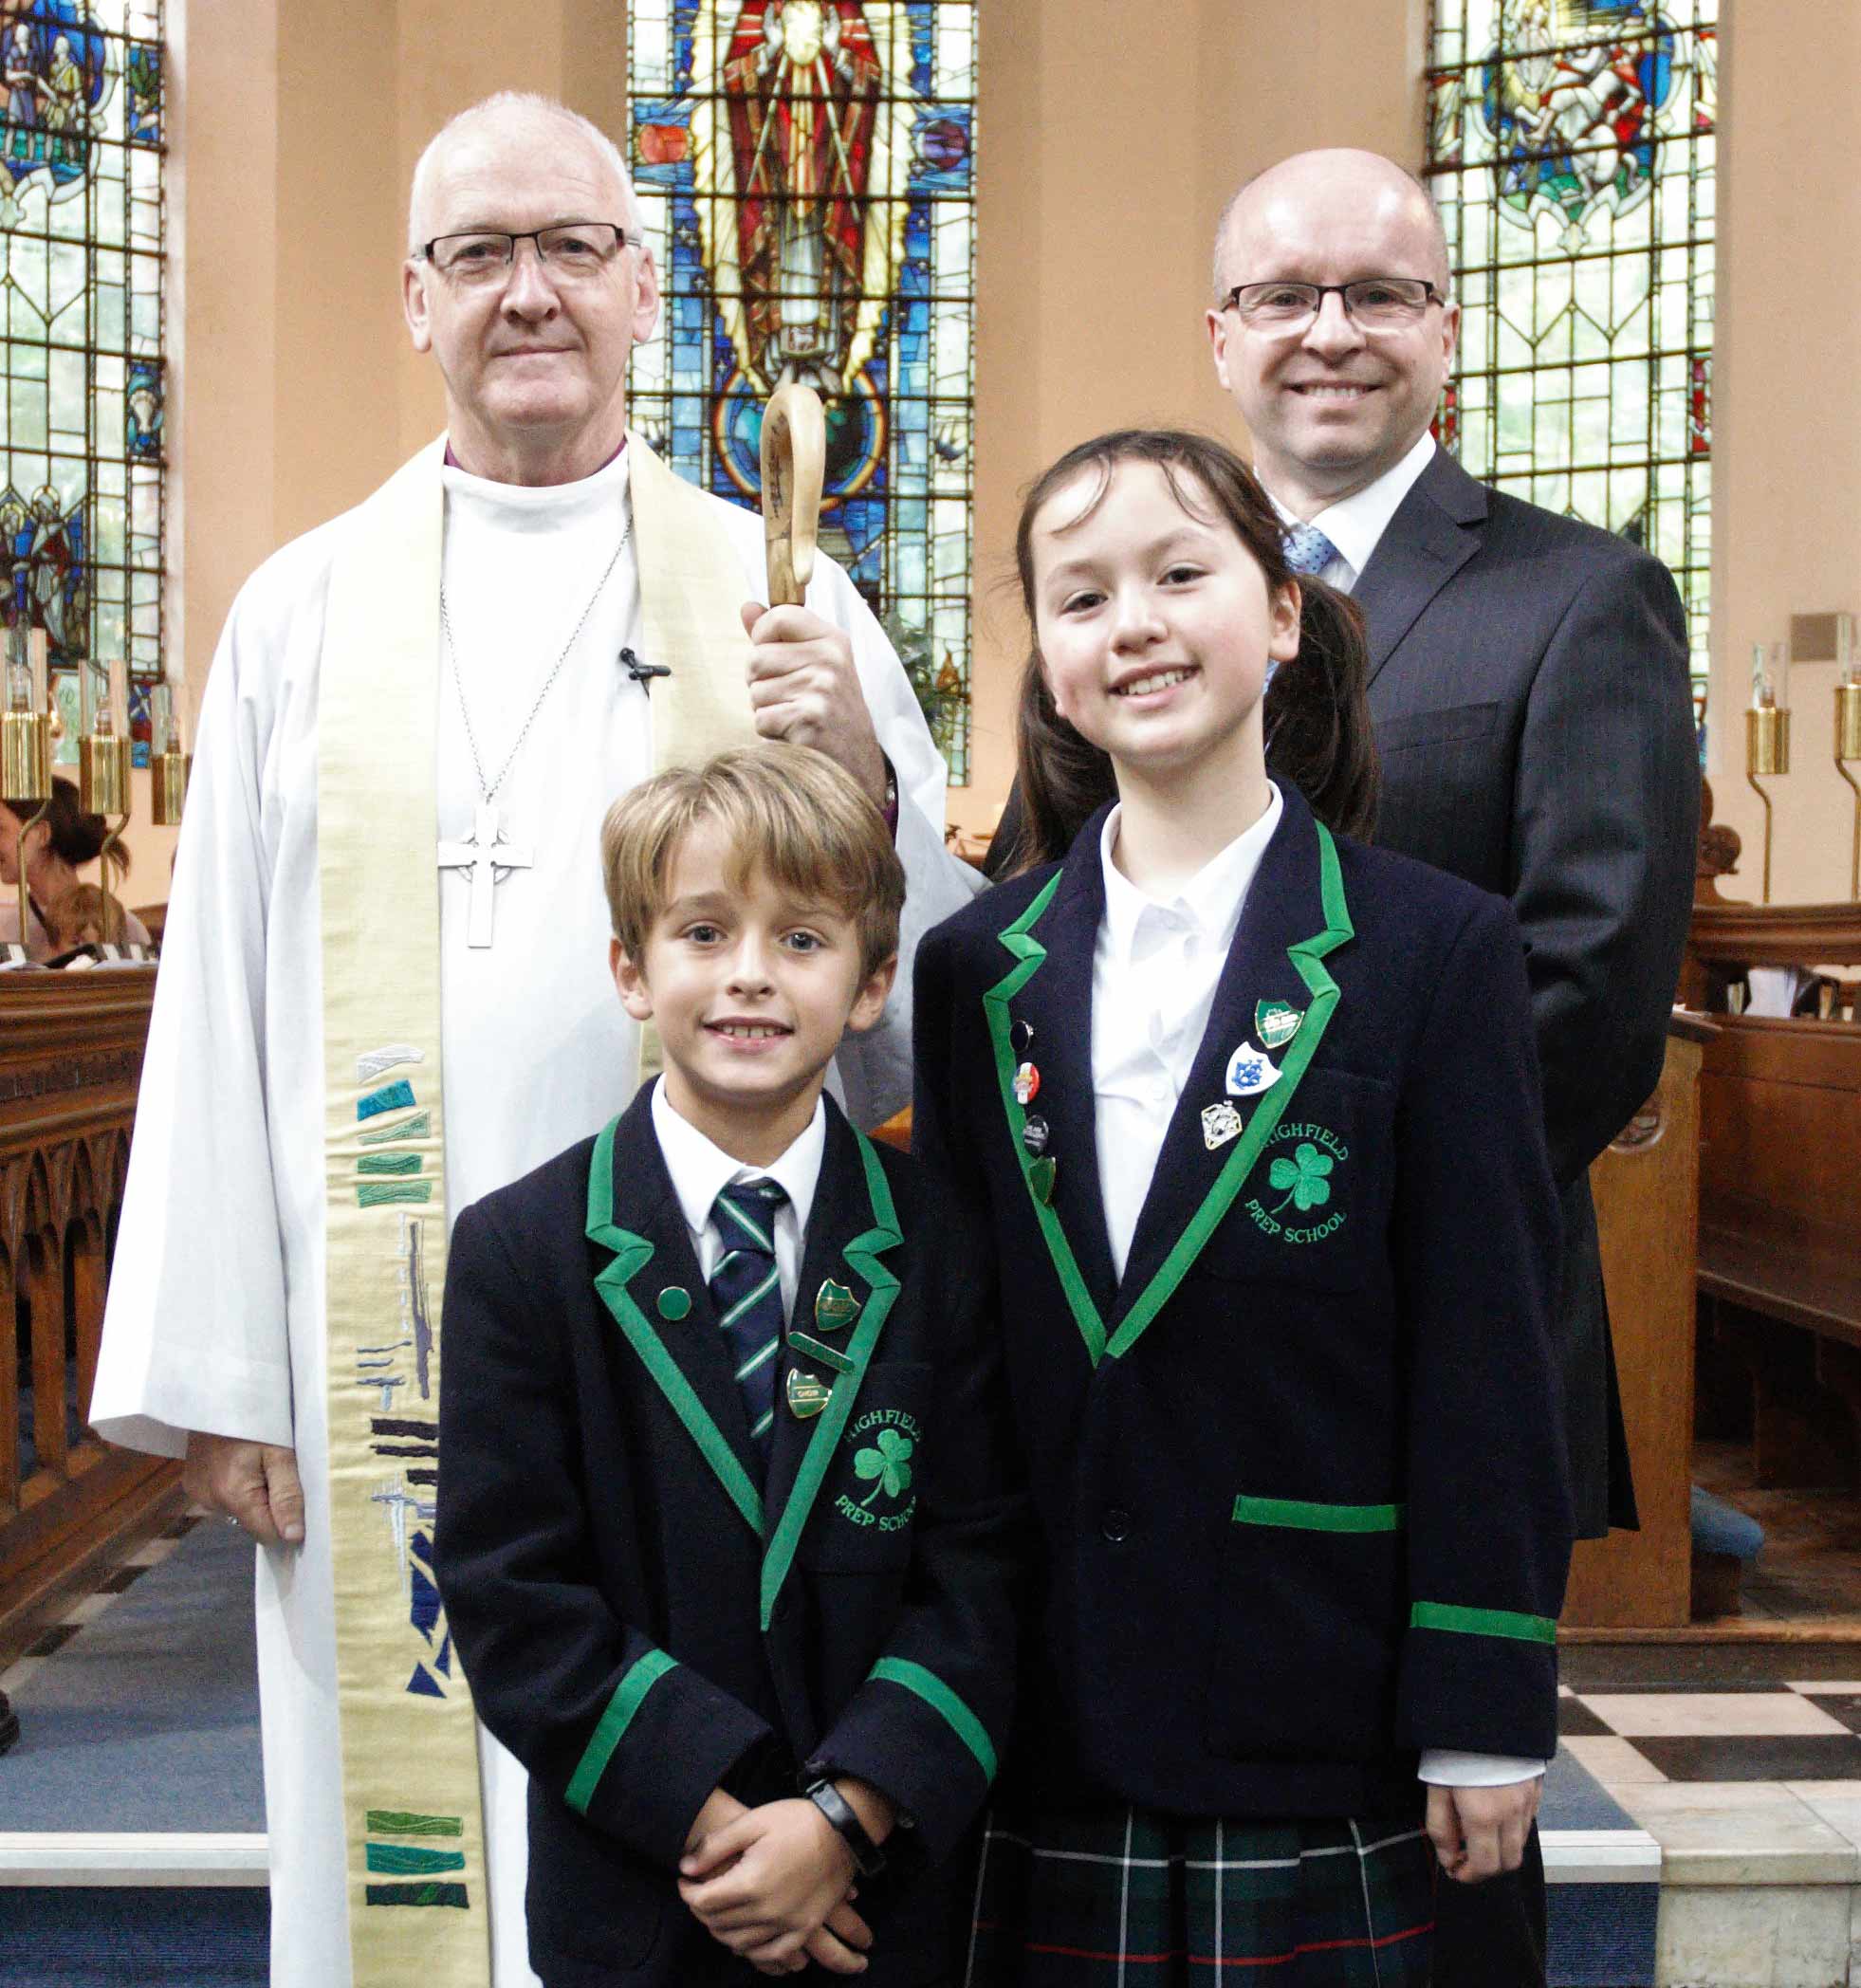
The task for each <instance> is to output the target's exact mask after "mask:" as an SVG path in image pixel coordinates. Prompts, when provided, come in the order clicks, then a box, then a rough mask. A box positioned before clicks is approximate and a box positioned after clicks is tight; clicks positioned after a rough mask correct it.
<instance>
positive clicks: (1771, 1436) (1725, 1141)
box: [1700, 914, 1861, 1484]
mask: <svg viewBox="0 0 1861 1988" xmlns="http://www.w3.org/2000/svg"><path fill="white" fill-rule="evenodd" d="M1857 915H1861V914H1857ZM1717 1019H1719V1020H1720V1021H1721V1022H1722V1023H1723V1029H1722V1033H1721V1034H1720V1036H1719V1037H1718V1038H1717V1040H1714V1041H1713V1042H1712V1043H1711V1044H1709V1045H1708V1047H1707V1050H1706V1056H1705V1066H1704V1072H1703V1075H1702V1078H1701V1086H1700V1110H1701V1137H1702V1164H1701V1176H1700V1295H1701V1297H1702V1298H1703V1299H1705V1300H1707V1301H1708V1305H1709V1307H1710V1308H1711V1316H1712V1318H1713V1322H1714V1323H1715V1325H1716V1326H1717V1327H1718V1328H1719V1329H1720V1331H1721V1332H1722V1333H1723V1335H1725V1336H1726V1337H1727V1338H1728V1339H1730V1340H1731V1341H1732V1342H1733V1343H1734V1345H1735V1347H1736V1350H1737V1352H1738V1353H1739V1354H1740V1356H1741V1358H1742V1360H1743V1361H1744V1363H1745V1364H1746V1365H1747V1366H1748V1367H1749V1369H1750V1371H1751V1377H1752V1386H1753V1410H1754V1447H1755V1452H1756V1454H1755V1462H1756V1465H1757V1472H1758V1482H1760V1484H1788V1483H1797V1484H1815V1483H1831V1482H1834V1483H1840V1482H1850V1483H1861V1224H1857V1220H1856V1211H1857V1206H1861V1197H1857V1192H1856V1187H1857V1183H1861V1027H1856V1026H1855V1025H1854V1024H1853V1023H1852V1022H1813V1021H1808V1020H1805V1019H1800V1018H1799V1019H1797V1020H1793V1021H1778V1020H1771V1019H1768V1018H1765V1017H1760V1016H1753V1015H1727V1016H1723V1017H1721V1018H1717ZM1732 1308H1736V1309H1732ZM1751 1314H1757V1315H1759V1317H1760V1319H1761V1320H1763V1321H1765V1323H1764V1324H1762V1325H1754V1324H1753V1323H1752V1322H1751V1320H1750V1318H1749V1315H1751ZM1773 1320H1775V1321H1778V1326H1772V1325H1770V1324H1769V1321H1773ZM1778 1327H1780V1328H1782V1329H1781V1330H1779V1329H1778ZM1793 1328H1794V1329H1795V1330H1791V1329H1793Z"/></svg>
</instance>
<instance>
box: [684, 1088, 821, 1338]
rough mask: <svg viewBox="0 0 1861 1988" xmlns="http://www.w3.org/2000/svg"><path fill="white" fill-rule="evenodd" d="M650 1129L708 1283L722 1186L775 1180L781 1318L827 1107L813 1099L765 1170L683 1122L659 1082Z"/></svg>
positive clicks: (786, 1312)
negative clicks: (713, 1214)
mask: <svg viewBox="0 0 1861 1988" xmlns="http://www.w3.org/2000/svg"><path fill="white" fill-rule="evenodd" d="M653 1130H654V1132H656V1133H657V1134H658V1135H659V1150H660V1152H661V1153H662V1154H663V1155H664V1157H665V1162H666V1171H667V1172H668V1173H669V1174H671V1175H672V1184H673V1193H674V1194H676V1195H677V1196H678V1206H679V1208H680V1210H681V1212H682V1213H683V1214H684V1216H685V1226H686V1227H687V1228H688V1229H689V1230H690V1231H691V1247H692V1249H693V1250H694V1251H695V1253H696V1255H697V1259H698V1272H699V1275H700V1276H702V1277H703V1279H704V1280H705V1283H706V1285H707V1286H709V1283H710V1279H711V1273H712V1272H713V1271H714V1270H715V1269H716V1268H717V1264H718V1260H719V1259H720V1258H721V1257H722V1256H723V1254H724V1245H723V1243H722V1242H721V1241H720V1240H719V1238H718V1234H717V1224H715V1223H714V1222H712V1220H711V1219H710V1211H711V1207H712V1206H713V1205H714V1204H715V1202H716V1200H717V1197H718V1195H719V1194H720V1193H721V1192H722V1191H723V1189H724V1188H726V1187H729V1186H731V1185H732V1184H733V1183H734V1182H737V1181H751V1180H772V1181H774V1182H775V1184H776V1185H777V1186H778V1187H781V1188H782V1190H783V1193H785V1194H786V1195H787V1196H788V1199H787V1200H786V1201H785V1202H783V1204H782V1205H781V1206H779V1207H778V1208H777V1209H776V1211H775V1256H776V1276H777V1278H778V1279H780V1280H781V1283H782V1316H783V1319H784V1321H785V1320H786V1319H787V1318H788V1317H789V1316H790V1315H791V1314H792V1313H793V1312H794V1309H795V1286H796V1283H797V1282H798V1281H799V1280H800V1278H801V1275H802V1248H803V1246H804V1245H805V1243H806V1242H807V1234H808V1215H809V1212H810V1210H811V1209H812V1208H813V1206H814V1190H815V1188H816V1187H818V1186H819V1185H820V1161H821V1156H822V1155H823V1154H824V1153H825V1152H826V1150H827V1107H826V1106H825V1105H824V1104H822V1103H820V1101H819V1100H818V1099H817V1100H816V1103H815V1107H814V1116H813V1117H812V1118H810V1119H809V1120H808V1122H807V1125H806V1127H805V1129H804V1130H803V1131H802V1133H801V1136H800V1137H799V1138H797V1139H796V1141H795V1142H794V1144H793V1145H792V1146H790V1147H789V1148H788V1149H787V1150H785V1151H784V1152H783V1154H782V1156H781V1158H780V1159H777V1160H774V1161H771V1162H770V1164H769V1165H768V1166H766V1167H747V1166H746V1165H745V1164H744V1163H743V1161H741V1160H740V1159H737V1158H736V1157H735V1156H734V1155H732V1154H730V1153H728V1152H726V1151H725V1150H724V1149H723V1148H722V1147H721V1146H714V1145H713V1144H712V1143H711V1142H710V1140H709V1139H708V1138H706V1137H705V1135H704V1133H703V1132H700V1131H699V1130H698V1128H697V1127H696V1126H695V1125H693V1124H692V1123H691V1120H690V1119H689V1118H684V1117H681V1116H680V1115H679V1114H678V1111H677V1110H676V1108H675V1107H674V1106H673V1102H672V1099H671V1098H669V1097H668V1096H667V1095H666V1086H665V1081H664V1079H663V1078H661V1079H660V1080H659V1081H658V1082H656V1083H654V1086H653Z"/></svg>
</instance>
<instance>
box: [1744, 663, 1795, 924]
mask: <svg viewBox="0 0 1861 1988" xmlns="http://www.w3.org/2000/svg"><path fill="white" fill-rule="evenodd" d="M1789 667H1790V665H1789V657H1788V655H1787V653H1785V650H1784V647H1783V644H1782V643H1781V642H1779V643H1778V645H1777V647H1776V649H1775V650H1774V651H1773V652H1772V663H1771V666H1769V667H1767V665H1766V661H1765V655H1764V645H1763V644H1762V643H1761V642H1760V643H1759V644H1758V645H1757V647H1756V649H1755V650H1754V652H1753V654H1752V666H1751V709H1749V710H1748V711H1746V712H1745V714H1744V777H1745V779H1746V780H1747V781H1749V782H1750V783H1751V790H1752V792H1753V793H1754V794H1756V795H1757V797H1758V799H1759V800H1760V801H1762V802H1763V803H1764V889H1763V898H1762V902H1763V903H1765V904H1769V903H1770V901H1771V825H1772V818H1771V797H1770V796H1769V795H1768V794H1767V793H1765V791H1764V790H1763V788H1762V787H1760V785H1759V784H1758V782H1759V780H1760V778H1762V779H1766V780H1768V779H1774V778H1775V777H1777V776H1778V775H1779V774H1784V773H1788V772H1789V771H1790V709H1789V706H1788V704H1787V702H1786V701H1785V698H1784V695H1783V690H1784V684H1785V681H1786V678H1787V673H1788V671H1789Z"/></svg>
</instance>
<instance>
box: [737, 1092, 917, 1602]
mask: <svg viewBox="0 0 1861 1988" xmlns="http://www.w3.org/2000/svg"><path fill="white" fill-rule="evenodd" d="M903 1240H904V1238H903V1236H902V1234H901V1233H900V1231H899V1228H898V1217H897V1213H896V1211H895V1209H894V1206H893V1201H892V1189H891V1187H889V1186H888V1185H887V1182H886V1178H885V1173H884V1170H883V1169H882V1168H881V1167H880V1165H879V1160H878V1155H877V1154H876V1153H875V1151H874V1150H873V1147H872V1142H871V1141H870V1140H869V1139H867V1138H866V1137H865V1135H864V1134H863V1133H860V1132H855V1131H854V1129H853V1127H852V1126H850V1125H849V1124H848V1123H847V1121H846V1118H845V1116H844V1115H843V1114H841V1112H840V1111H839V1109H838V1107H837V1106H836V1105H835V1104H834V1102H833V1100H832V1099H831V1098H829V1099H828V1100H827V1143H826V1150H825V1151H824V1152H823V1153H822V1155H821V1161H820V1186H819V1187H817V1188H816V1189H815V1202H814V1206H813V1209H812V1210H811V1212H810V1214H809V1216H808V1235H807V1244H806V1247H805V1249H804V1250H803V1252H802V1273H801V1277H800V1279H798V1281H797V1283H796V1286H795V1310H794V1316H793V1317H792V1318H791V1319H790V1320H789V1327H788V1331H789V1335H790V1337H791V1338H792V1336H793V1335H795V1334H796V1333H798V1332H799V1333H801V1334H802V1335H803V1336H804V1337H807V1338H811V1339H818V1340H819V1341H820V1343H821V1344H822V1345H825V1346H827V1347H829V1348H830V1349H831V1350H832V1351H833V1352H834V1353H836V1354H837V1355H838V1360H839V1361H841V1362H843V1363H844V1366H843V1368H842V1369H841V1370H840V1371H833V1386H832V1390H831V1392H830V1393H829V1395H828V1400H827V1406H826V1407H825V1408H823V1409H822V1410H821V1411H820V1414H819V1415H817V1416H816V1417H815V1418H814V1419H813V1420H812V1421H811V1422H805V1423H803V1422H798V1421H797V1420H796V1419H795V1417H794V1416H793V1415H792V1414H791V1413H790V1412H789V1410H788V1408H787V1404H786V1402H785V1401H784V1400H782V1399H778V1401H777V1404H776V1434H775V1442H774V1445H773V1448H772V1450H771V1453H770V1458H769V1476H768V1487H767V1496H766V1499H765V1508H766V1511H767V1513H768V1515H769V1530H768V1534H767V1540H768V1543H767V1545H766V1547H765V1550H764V1555H763V1582H762V1624H763V1628H764V1629H765V1630H766V1629H768V1627H769V1624H770V1622H771V1620H772V1619H773V1616H774V1613H775V1605H776V1600H777V1597H778V1596H779V1595H780V1594H781V1592H782V1585H783V1582H784V1581H785V1580H786V1579H787V1578H788V1571H789V1569H790V1567H791V1566H792V1565H793V1564H794V1559H795V1549H796V1547H797V1546H798V1545H799V1544H800V1542H801V1537H802V1532H803V1531H804V1530H805V1529H806V1526H807V1522H808V1517H809V1515H810V1513H812V1511H813V1510H814V1504H815V1500H816V1499H817V1498H818V1497H819V1496H820V1487H821V1484H822V1483H823V1482H825V1480H826V1476H827V1468H828V1465H829V1464H830V1463H832V1461H833V1456H834V1448H835V1445H837V1444H838V1442H839V1440H840V1435H841V1432H842V1431H843V1430H844V1429H845V1427H846V1425H847V1419H848V1417H849V1416H851V1414H852V1413H853V1408H854V1403H855V1402H856V1401H857V1399H858V1395H859V1390H860V1386H861V1384H862V1383H863V1382H864V1380H865V1377H866V1369H867V1367H868V1366H869V1365H870V1364H871V1362H872V1357H873V1349H874V1348H875V1346H876V1345H877V1344H878V1337H879V1334H880V1333H881V1332H882V1331H883V1330H884V1327H885V1321H886V1318H887V1316H889V1314H890V1313H891V1310H892V1306H893V1303H894V1300H895V1299H896V1298H897V1296H898V1279H897V1278H896V1277H895V1276H894V1275H893V1273H892V1271H891V1269H890V1268H889V1267H888V1266H887V1265H886V1264H885V1263H884V1262H882V1261H880V1259H881V1257H882V1255H883V1254H884V1253H885V1252H886V1251H888V1250H891V1249H895V1248H896V1247H897V1246H898V1244H899V1243H901V1242H902V1241H903ZM830 1279H831V1280H832V1281H833V1282H835V1283H837V1284H839V1285H840V1286H842V1287H843V1288H844V1289H846V1290H849V1291H851V1292H852V1293H853V1296H854V1298H855V1299H856V1300H857V1302H858V1304H859V1312H858V1316H857V1317H856V1318H855V1319H854V1320H853V1322H852V1329H851V1330H850V1331H847V1330H846V1329H844V1328H842V1329H840V1330H838V1331H836V1332H832V1333H821V1332H817V1331H814V1330H812V1328H813V1327H814V1326H815V1324H816V1319H815V1308H816V1303H817V1300H818V1298H819V1297H820V1288H821V1286H822V1284H824V1283H826V1282H828V1281H829V1280H830ZM803 1357H806V1356H805V1355H803ZM794 1358H795V1353H794V1352H793V1349H792V1347H791V1348H784V1350H783V1368H784V1370H785V1369H786V1368H787V1367H788V1366H789V1364H790V1363H791V1362H792V1361H793V1359H794ZM807 1364H808V1366H809V1367H810V1368H811V1369H813V1370H814V1371H817V1372H818V1371H820V1369H821V1368H822V1367H823V1366H825V1365H827V1364H828V1363H827V1362H824V1361H822V1360H820V1359H819V1358H808V1359H807ZM830 1371H832V1369H830Z"/></svg>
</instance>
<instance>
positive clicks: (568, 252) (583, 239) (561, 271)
mask: <svg viewBox="0 0 1861 1988" xmlns="http://www.w3.org/2000/svg"><path fill="white" fill-rule="evenodd" d="M630 240H631V241H632V242H633V244H634V246H635V247H636V248H637V247H638V245H639V237H638V236H637V235H633V236H629V234H628V233H627V230H625V229H624V228H622V227H621V226H620V224H619V223H618V222H617V221H559V222H558V223H557V224H556V225H555V226H554V227H553V228H532V229H530V230H527V231H526V232H525V233H522V234H500V233H497V232H496V231H495V230H490V229H484V228H477V229H472V230H470V231H469V232H467V233H465V234H436V235H434V236H433V240H432V241H430V242H423V243H422V244H421V245H420V246H419V248H415V251H414V255H415V260H416V261H420V262H429V263H431V264H432V265H433V267H434V268H435V269H437V270H438V271H439V273H440V274H441V275H442V276H450V277H451V278H453V279H454V280H455V281H457V282H460V283H486V282H489V281H491V280H493V279H500V278H502V277H503V276H504V275H505V274H506V272H507V270H508V269H509V267H510V265H511V263H512V262H513V261H514V260H515V258H516V254H517V244H518V243H519V242H534V243H535V244H536V253H537V260H538V261H539V262H541V263H542V264H543V266H544V268H546V269H547V270H548V271H549V273H550V275H552V276H556V277H562V278H565V279H566V280H568V281H569V282H571V283H573V282H576V281H578V280H580V279H582V278H586V277H591V276H599V275H600V274H601V272H602V271H603V270H604V269H606V267H607V266H608V265H609V264H610V263H611V262H612V261H613V260H614V258H615V257H616V256H617V255H618V254H619V253H620V251H621V249H623V248H626V246H627V244H628V242H629V241H630Z"/></svg>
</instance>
